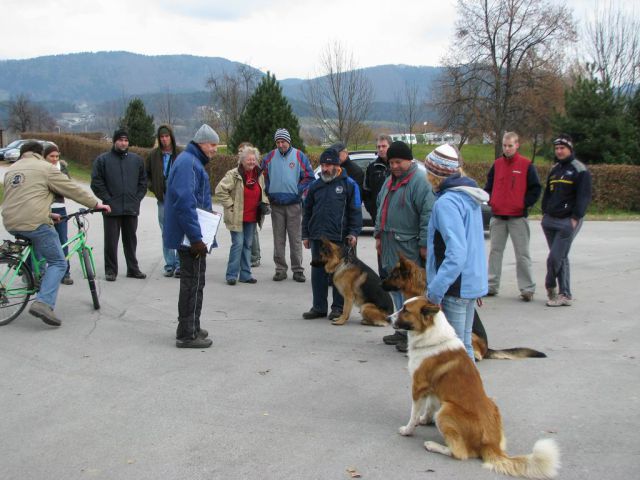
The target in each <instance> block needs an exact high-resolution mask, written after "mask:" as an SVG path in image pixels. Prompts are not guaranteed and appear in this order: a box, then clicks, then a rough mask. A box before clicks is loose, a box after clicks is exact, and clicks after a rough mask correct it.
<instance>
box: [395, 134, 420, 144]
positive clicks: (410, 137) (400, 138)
mask: <svg viewBox="0 0 640 480" xmlns="http://www.w3.org/2000/svg"><path fill="white" fill-rule="evenodd" d="M390 137H391V140H393V141H394V142H404V143H406V144H407V145H415V144H417V143H418V140H417V139H416V134H415V133H392V134H391V135H390Z"/></svg>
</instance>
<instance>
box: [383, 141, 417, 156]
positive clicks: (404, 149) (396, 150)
mask: <svg viewBox="0 0 640 480" xmlns="http://www.w3.org/2000/svg"><path fill="white" fill-rule="evenodd" d="M394 158H401V159H403V160H413V154H412V153H411V149H410V148H409V146H408V145H407V144H406V143H404V142H400V141H397V142H393V143H392V144H391V145H390V146H389V149H388V150H387V159H388V160H392V159H394Z"/></svg>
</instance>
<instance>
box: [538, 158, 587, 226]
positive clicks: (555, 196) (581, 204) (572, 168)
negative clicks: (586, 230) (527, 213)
mask: <svg viewBox="0 0 640 480" xmlns="http://www.w3.org/2000/svg"><path fill="white" fill-rule="evenodd" d="M589 202H591V173H589V170H587V167H586V166H585V165H584V163H582V162H581V161H579V160H576V159H575V158H574V157H573V155H572V156H571V157H569V158H567V159H566V160H564V161H562V162H558V163H556V164H555V165H554V166H553V167H551V171H550V172H549V177H548V178H547V187H546V188H545V190H544V194H543V195H542V213H544V214H546V215H550V216H552V217H556V218H567V217H572V218H575V219H576V220H580V219H581V218H582V217H584V215H585V213H587V207H588V206H589Z"/></svg>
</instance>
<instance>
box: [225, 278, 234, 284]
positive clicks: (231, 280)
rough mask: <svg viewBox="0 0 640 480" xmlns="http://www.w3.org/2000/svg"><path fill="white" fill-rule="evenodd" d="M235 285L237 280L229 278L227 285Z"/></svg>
mask: <svg viewBox="0 0 640 480" xmlns="http://www.w3.org/2000/svg"><path fill="white" fill-rule="evenodd" d="M235 284H236V279H235V278H227V285H235Z"/></svg>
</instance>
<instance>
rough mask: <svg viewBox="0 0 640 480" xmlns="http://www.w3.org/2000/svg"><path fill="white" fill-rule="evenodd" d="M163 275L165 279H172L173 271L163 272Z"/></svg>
mask: <svg viewBox="0 0 640 480" xmlns="http://www.w3.org/2000/svg"><path fill="white" fill-rule="evenodd" d="M163 275H164V276H165V277H173V270H165V271H164V273H163Z"/></svg>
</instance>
